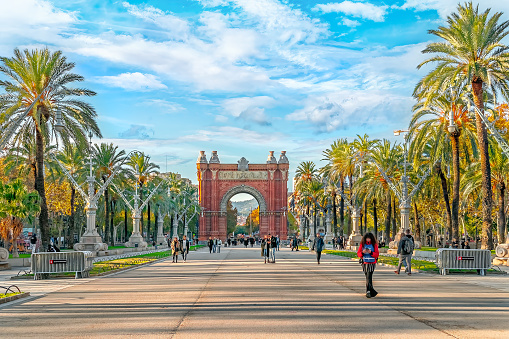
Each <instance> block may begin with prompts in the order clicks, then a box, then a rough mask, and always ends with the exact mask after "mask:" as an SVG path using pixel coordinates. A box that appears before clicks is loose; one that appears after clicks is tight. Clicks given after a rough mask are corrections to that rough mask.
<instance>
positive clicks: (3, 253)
mask: <svg viewBox="0 0 509 339" xmlns="http://www.w3.org/2000/svg"><path fill="white" fill-rule="evenodd" d="M7 259H9V251H8V250H7V249H5V248H3V247H0V271H1V270H8V269H10V268H11V265H10V264H9V263H8V262H7Z"/></svg>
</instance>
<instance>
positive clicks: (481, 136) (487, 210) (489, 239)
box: [472, 77, 493, 249]
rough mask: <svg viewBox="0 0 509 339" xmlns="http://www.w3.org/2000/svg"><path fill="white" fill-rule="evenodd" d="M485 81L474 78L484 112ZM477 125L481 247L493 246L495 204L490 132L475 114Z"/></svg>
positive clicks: (477, 103)
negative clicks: (489, 147)
mask: <svg viewBox="0 0 509 339" xmlns="http://www.w3.org/2000/svg"><path fill="white" fill-rule="evenodd" d="M482 86H483V81H482V80H481V79H479V78H478V77H475V78H474V79H473V80H472V92H473V95H474V103H475V105H476V106H477V108H478V109H479V110H480V111H481V113H482V114H484V101H483V88H482ZM475 127H476V131H477V141H478V144H479V150H480V153H481V172H482V219H483V220H482V234H481V248H482V249H492V248H493V234H492V232H491V224H492V220H491V209H492V205H493V201H492V196H491V194H492V192H491V167H490V155H489V153H488V134H487V132H486V127H485V126H484V123H483V122H482V120H481V118H480V117H479V116H478V115H477V114H476V115H475Z"/></svg>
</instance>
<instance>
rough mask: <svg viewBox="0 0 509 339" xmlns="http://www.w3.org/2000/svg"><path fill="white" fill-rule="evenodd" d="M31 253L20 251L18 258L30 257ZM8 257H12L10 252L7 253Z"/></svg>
mask: <svg viewBox="0 0 509 339" xmlns="http://www.w3.org/2000/svg"><path fill="white" fill-rule="evenodd" d="M31 255H32V253H22V254H20V255H19V258H30V256H31ZM9 259H13V257H12V254H9Z"/></svg>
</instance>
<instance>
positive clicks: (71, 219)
mask: <svg viewBox="0 0 509 339" xmlns="http://www.w3.org/2000/svg"><path fill="white" fill-rule="evenodd" d="M75 201H76V189H75V188H74V187H73V186H72V185H71V215H70V217H69V238H68V239H67V245H68V246H70V247H71V248H72V245H73V243H74V232H76V230H75V225H74V224H75V223H74V204H75Z"/></svg>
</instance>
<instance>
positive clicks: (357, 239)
mask: <svg viewBox="0 0 509 339" xmlns="http://www.w3.org/2000/svg"><path fill="white" fill-rule="evenodd" d="M361 240H362V235H361V234H360V233H357V234H355V233H352V234H351V235H350V238H348V242H347V243H346V247H347V248H348V249H350V250H357V249H358V248H359V246H360V244H361Z"/></svg>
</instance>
